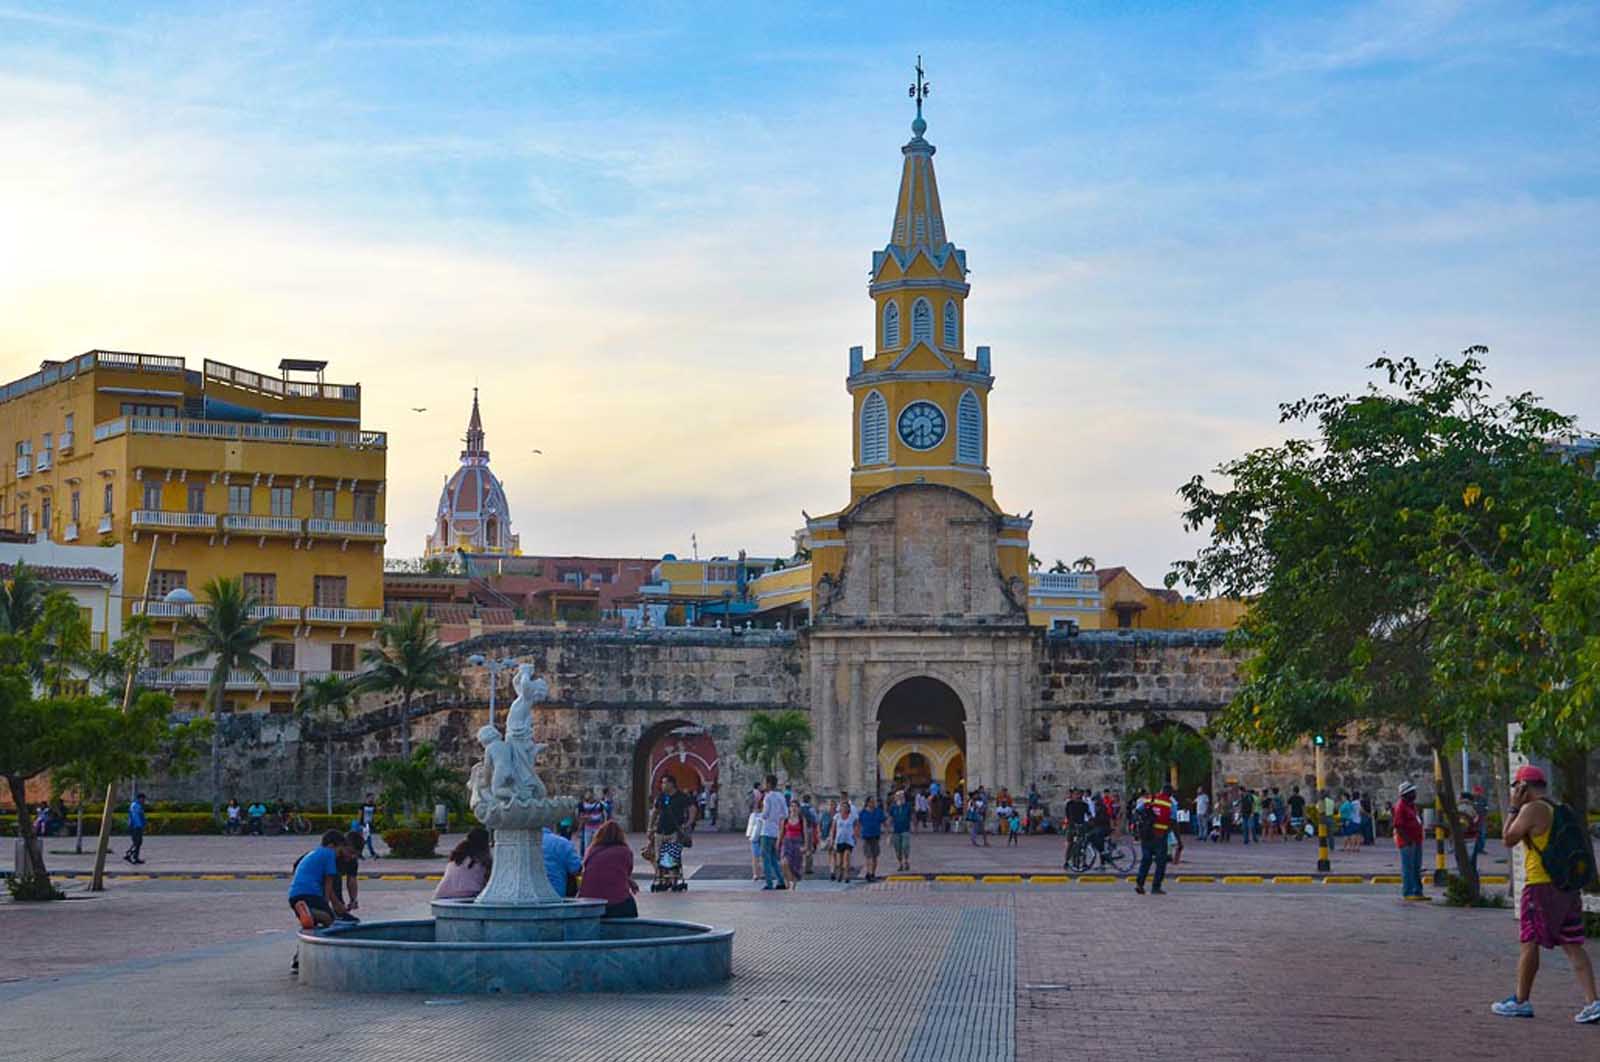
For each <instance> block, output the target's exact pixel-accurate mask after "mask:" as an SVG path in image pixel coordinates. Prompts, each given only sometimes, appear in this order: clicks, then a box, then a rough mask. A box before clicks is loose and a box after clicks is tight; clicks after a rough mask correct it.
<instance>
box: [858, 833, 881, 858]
mask: <svg viewBox="0 0 1600 1062" xmlns="http://www.w3.org/2000/svg"><path fill="white" fill-rule="evenodd" d="M882 844H883V839H882V838H881V837H863V838H861V853H862V854H863V855H865V856H866V857H867V858H868V859H877V858H878V851H879V848H880V846H881V845H882Z"/></svg>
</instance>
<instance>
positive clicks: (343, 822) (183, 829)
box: [0, 810, 356, 840]
mask: <svg viewBox="0 0 1600 1062" xmlns="http://www.w3.org/2000/svg"><path fill="white" fill-rule="evenodd" d="M355 817H356V813H355V812H353V811H352V812H350V813H349V814H347V815H341V814H339V813H338V812H335V813H333V814H332V815H328V814H326V813H323V812H314V813H308V814H307V815H306V820H307V821H308V822H310V823H311V834H312V835H315V834H319V833H322V832H323V831H325V830H343V829H348V828H349V826H350V821H351V820H352V819H354V818H355ZM244 829H245V831H246V832H249V829H250V827H249V823H248V822H246V824H245V827H244ZM145 830H146V832H147V833H150V834H155V835H160V834H190V835H199V834H208V833H213V834H215V833H221V832H222V827H221V826H219V825H217V824H216V823H215V822H213V821H212V819H211V812H210V811H209V810H207V811H152V812H150V813H148V814H147V815H145ZM77 832H78V819H77V816H76V815H68V816H67V820H66V822H65V824H63V826H62V828H61V832H60V833H57V834H56V835H55V837H53V838H51V840H60V839H61V838H62V837H72V836H75V835H76V834H77ZM99 832H100V816H99V815H98V814H94V815H90V814H85V815H84V816H83V835H84V836H85V837H92V836H94V835H95V834H97V833H99ZM111 832H112V833H117V834H125V833H127V832H128V816H127V813H126V812H121V811H119V812H116V813H114V814H113V815H112V816H111ZM0 835H3V836H6V837H15V836H16V835H17V817H16V816H15V815H13V814H10V813H6V814H3V815H0Z"/></svg>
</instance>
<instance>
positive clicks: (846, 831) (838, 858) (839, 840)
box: [833, 793, 857, 881]
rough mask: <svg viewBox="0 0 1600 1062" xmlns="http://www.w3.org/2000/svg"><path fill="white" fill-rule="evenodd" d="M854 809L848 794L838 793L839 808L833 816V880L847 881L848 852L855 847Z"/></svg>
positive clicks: (848, 871)
mask: <svg viewBox="0 0 1600 1062" xmlns="http://www.w3.org/2000/svg"><path fill="white" fill-rule="evenodd" d="M856 821H857V818H856V811H855V809H854V808H853V807H851V806H850V794H849V793H840V794H839V810H838V811H837V812H835V813H834V816H833V880H835V881H849V880H850V875H851V873H852V870H851V868H850V853H851V852H853V851H855V847H856Z"/></svg>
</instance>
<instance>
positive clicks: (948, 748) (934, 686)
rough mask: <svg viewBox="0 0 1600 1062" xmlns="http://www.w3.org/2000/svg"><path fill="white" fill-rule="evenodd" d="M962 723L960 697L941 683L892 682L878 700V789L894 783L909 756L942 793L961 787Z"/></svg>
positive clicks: (922, 678)
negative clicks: (941, 787)
mask: <svg viewBox="0 0 1600 1062" xmlns="http://www.w3.org/2000/svg"><path fill="white" fill-rule="evenodd" d="M966 720H967V713H966V709H965V707H964V706H963V705H962V703H961V696H960V695H959V694H958V693H956V691H955V690H954V689H952V688H951V687H950V686H949V685H948V684H946V683H944V682H942V681H940V680H939V679H936V678H933V677H931V676H929V675H913V676H911V677H909V678H904V679H901V680H900V681H899V682H896V683H895V684H894V685H893V686H891V687H890V688H889V690H888V691H887V692H886V693H885V694H884V695H883V698H882V700H880V701H879V702H878V750H877V751H878V755H877V788H878V789H879V790H881V789H882V788H883V787H884V785H886V784H893V782H894V781H895V776H896V772H897V770H898V769H901V768H902V765H905V764H907V763H908V761H911V758H912V757H919V758H920V759H921V760H922V761H923V763H925V764H926V773H927V776H928V779H929V780H930V781H937V782H938V783H939V784H940V785H941V786H943V787H945V788H946V789H949V788H952V787H954V786H958V785H960V784H962V782H963V780H964V779H965V776H966V751H967V727H966ZM918 773H919V774H920V773H921V771H920V770H919V772H918Z"/></svg>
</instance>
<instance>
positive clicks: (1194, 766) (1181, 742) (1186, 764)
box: [1122, 723, 1211, 791]
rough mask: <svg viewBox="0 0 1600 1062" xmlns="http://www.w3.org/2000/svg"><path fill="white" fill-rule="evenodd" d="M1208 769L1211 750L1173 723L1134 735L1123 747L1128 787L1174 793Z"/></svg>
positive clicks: (1203, 739)
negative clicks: (1169, 788)
mask: <svg viewBox="0 0 1600 1062" xmlns="http://www.w3.org/2000/svg"><path fill="white" fill-rule="evenodd" d="M1210 766H1211V746H1210V745H1208V744H1207V743H1206V739H1205V738H1203V737H1201V736H1200V735H1199V734H1196V733H1195V732H1194V731H1193V730H1189V729H1187V728H1185V727H1182V726H1178V725H1177V724H1175V723H1167V724H1165V725H1160V726H1159V728H1154V727H1146V728H1145V729H1143V730H1139V731H1135V732H1134V733H1133V734H1131V735H1129V736H1128V737H1127V738H1126V739H1125V740H1124V741H1123V743H1122V767H1123V770H1124V771H1125V772H1126V774H1127V776H1128V785H1129V786H1130V788H1131V787H1139V788H1144V789H1149V790H1151V791H1154V790H1157V789H1160V788H1161V787H1162V786H1163V785H1166V784H1169V783H1170V784H1171V786H1172V787H1173V789H1177V788H1178V786H1179V784H1180V783H1181V781H1182V780H1183V779H1186V778H1187V779H1191V780H1193V779H1196V778H1198V777H1199V776H1200V775H1201V774H1202V773H1204V772H1205V771H1206V769H1207V768H1208V767H1210Z"/></svg>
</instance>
